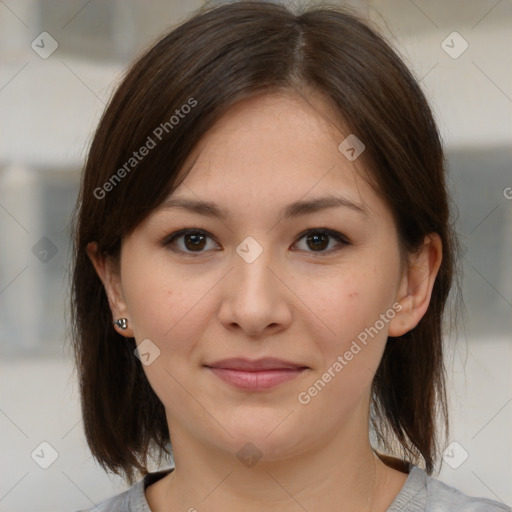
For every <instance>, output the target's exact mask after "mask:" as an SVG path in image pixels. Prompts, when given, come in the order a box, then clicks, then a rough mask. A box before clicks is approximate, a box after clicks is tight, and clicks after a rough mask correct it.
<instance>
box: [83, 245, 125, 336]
mask: <svg viewBox="0 0 512 512" xmlns="http://www.w3.org/2000/svg"><path fill="white" fill-rule="evenodd" d="M86 251H87V256H89V259H90V260H91V262H92V264H93V265H94V268H95V269H96V273H97V274H98V276H99V278H100V279H101V282H102V283H103V286H104V287H105V291H106V293H107V297H108V303H109V305H110V311H111V312H112V316H113V320H117V319H118V318H126V319H127V320H128V327H127V328H126V329H124V330H123V329H121V328H120V327H118V326H117V325H113V326H112V327H113V328H114V329H115V330H116V331H117V332H118V333H119V334H121V335H122V336H124V337H126V338H132V337H134V333H133V330H132V328H131V327H130V325H131V322H130V317H129V314H128V309H127V307H126V302H125V300H124V296H123V291H122V288H121V275H120V271H119V266H118V263H117V262H115V261H114V260H113V259H112V258H109V257H105V256H104V255H102V254H100V253H99V251H98V244H97V243H96V242H89V243H88V244H87V249H86Z"/></svg>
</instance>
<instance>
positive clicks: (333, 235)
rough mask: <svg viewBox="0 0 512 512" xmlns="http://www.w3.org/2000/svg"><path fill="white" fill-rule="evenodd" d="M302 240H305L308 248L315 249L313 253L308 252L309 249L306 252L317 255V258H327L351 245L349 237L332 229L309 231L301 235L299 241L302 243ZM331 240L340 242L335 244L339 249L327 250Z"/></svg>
mask: <svg viewBox="0 0 512 512" xmlns="http://www.w3.org/2000/svg"><path fill="white" fill-rule="evenodd" d="M302 239H305V243H306V247H309V248H312V249H313V250H312V251H308V250H307V249H304V250H306V252H313V253H316V254H315V256H325V255H327V254H330V253H332V252H334V251H339V250H340V249H342V248H343V247H345V246H347V245H350V242H349V240H348V239H347V237H345V236H344V235H342V234H341V233H338V232H337V231H333V230H332V229H327V228H313V229H308V230H307V231H306V232H304V233H302V234H301V235H300V237H299V240H298V241H301V240H302ZM329 239H331V240H332V239H334V240H335V241H336V242H338V243H337V244H334V245H335V247H336V245H337V246H338V248H334V249H333V248H331V249H329V250H325V249H326V248H327V247H328V246H329V245H330V240H329ZM340 246H341V247H340ZM301 250H303V249H301Z"/></svg>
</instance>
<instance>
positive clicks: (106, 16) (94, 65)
mask: <svg viewBox="0 0 512 512" xmlns="http://www.w3.org/2000/svg"><path fill="white" fill-rule="evenodd" d="M287 3H288V4H290V5H291V4H300V2H298V1H295V2H287ZM338 4H345V5H350V6H352V7H353V8H354V9H356V10H357V11H359V12H360V13H361V15H363V16H364V17H366V18H369V19H370V20H372V22H373V23H375V24H377V25H378V26H379V27H380V29H381V31H382V32H383V33H384V35H386V36H387V37H388V39H389V40H390V41H391V43H392V44H393V45H394V47H395V48H396V49H397V50H398V51H399V53H400V54H401V56H402V57H403V58H404V60H405V61H406V63H407V64H408V65H409V66H410V67H411V68H412V70H413V71H414V73H415V74H416V76H417V77H418V79H419V80H420V81H421V84H422V86H423V89H424V91H425V92H426V94H427V96H428V98H429V99H430V101H431V103H432V105H433V107H434V110H435V113H436V117H437V120H438V123H439V126H440V129H441V132H442V136H443V138H444V141H445V145H446V149H447V156H448V167H449V172H450V187H451V189H452V193H453V197H454V201H455V204H456V207H457V211H458V219H457V226H458V230H459V233H460V235H461V241H462V243H463V253H464V259H463V266H464V276H463V294H464V300H465V306H466V310H465V311H466V313H465V316H464V317H463V318H462V320H463V322H464V323H463V325H462V326H461V327H460V328H459V329H458V331H457V332H455V333H454V334H453V335H452V337H451V338H450V339H449V340H447V346H448V357H447V369H448V373H449V379H450V381H449V391H450V410H451V414H452V432H451V436H450V441H449V445H448V446H447V447H446V451H445V456H444V462H443V465H442V469H441V472H440V473H439V475H438V478H439V479H441V480H443V481H445V482H447V483H448V484H450V485H454V486H456V487H458V488H459V489H460V490H462V491H463V492H466V493H468V494H471V495H476V496H485V497H489V498H492V499H495V500H499V501H504V502H506V503H507V504H509V505H510V504H512V487H511V485H510V482H512V437H511V435H510V432H511V431H512V371H511V369H512V339H511V332H512V315H511V309H512V265H511V262H512V257H511V256H512V171H511V169H512V165H511V164H512V154H511V142H512V122H511V121H512V60H511V59H510V55H509V54H510V49H511V48H512V1H511V0H475V1H472V2H467V1H463V0H452V1H450V2H445V1H444V0H432V1H429V2H426V1H422V0H414V1H413V0H382V1H371V0H368V1H363V0H361V1H352V2H338ZM201 5H202V2H199V1H195V0H188V1H184V0H173V1H163V0H149V1H148V0H146V1H142V0H141V1H135V0H131V1H128V0H123V1H121V0H40V1H35V0H0V112H1V114H0V357H1V361H0V432H1V436H0V460H1V463H0V511H4V512H22V511H23V512H26V511H28V510H31V511H32V512H50V511H52V512H56V511H69V512H72V511H74V510H77V509H80V508H85V507H91V506H93V505H94V504H96V503H98V502H99V501H101V500H102V499H105V498H106V497H108V496H110V495H113V494H115V493H118V492H120V491H121V490H123V489H125V488H126V487H127V486H126V484H125V483H124V482H123V481H122V480H121V479H119V478H117V477H111V476H108V475H107V474H105V473H104V472H103V470H101V469H100V468H99V466H98V465H97V464H96V463H95V462H94V460H93V459H92V457H91V454H90V452H89V450H88V448H87V446H86V443H85V440H84V435H83V431H82V422H81V415H80V408H79V398H78V387H77V382H76V375H75V374H74V370H73V362H72V357H71V351H70V350H69V333H68V321H69V308H68V304H67V302H68V289H67V284H68V278H69V265H70V242H69V241H70V224H69V223H70V219H71V217H70V216H71V211H72V208H73V207H74V204H75V200H76V195H77V191H78V184H79V177H80V171H81V168H82V165H83V162H84V157H85V155H86V152H87V149H88V146H89V143H90V141H91V136H92V134H93V131H94V129H95V126H96V125H97V123H98V121H99V118H100V116H101V113H102V111H103V110H104V108H105V106H106V103H107V101H108V99H109V97H110V95H111V94H112V92H113V90H114V89H115V86H116V84H117V83H119V81H120V79H121V77H122V73H123V71H124V70H125V69H126V66H127V65H128V64H129V63H130V62H131V61H132V60H133V59H134V58H135V57H136V56H137V55H138V54H139V53H140V52H142V51H143V50H144V49H145V48H146V47H147V46H148V45H150V44H151V43H152V42H154V41H155V40H156V39H157V38H158V37H159V36H160V35H161V34H163V32H165V31H166V30H169V29H170V28H171V27H172V26H174V25H176V24H177V23H179V22H180V21H182V20H184V19H185V18H186V17H187V16H188V15H189V14H190V13H192V12H193V11H194V10H195V9H197V8H199V7H200V6H201Z"/></svg>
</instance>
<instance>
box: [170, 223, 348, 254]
mask: <svg viewBox="0 0 512 512" xmlns="http://www.w3.org/2000/svg"><path fill="white" fill-rule="evenodd" d="M312 233H318V234H323V235H327V236H329V237H331V238H334V239H335V240H336V241H337V242H339V244H340V245H341V246H342V247H341V248H338V249H330V250H328V251H322V252H313V251H305V252H308V253H310V254H312V255H313V256H315V257H316V256H318V257H320V258H322V257H325V256H328V255H329V254H331V253H333V252H336V251H339V250H341V249H342V248H343V247H346V246H348V245H350V242H349V240H348V239H347V237H345V236H344V235H343V234H341V233H338V232H337V231H333V230H332V229H327V228H308V229H307V230H306V231H304V232H302V233H301V234H300V235H299V237H298V238H297V241H296V242H295V243H297V242H298V241H300V240H302V239H303V238H305V237H306V236H307V235H310V234H312ZM187 234H200V235H205V236H207V237H208V238H211V239H212V240H214V238H213V237H212V236H211V235H210V234H209V233H208V232H207V231H204V230H203V229H199V228H185V229H181V230H179V231H175V232H174V233H171V234H170V235H167V236H166V237H165V238H164V239H163V240H162V241H161V245H162V246H163V247H169V246H171V245H172V244H174V243H175V241H176V240H177V239H178V238H181V237H183V236H185V235H187ZM170 250H172V251H173V252H176V253H180V254H183V255H185V256H190V257H192V258H196V257H198V256H200V255H202V254H204V253H206V252H207V251H197V252H187V251H182V250H180V249H175V248H170Z"/></svg>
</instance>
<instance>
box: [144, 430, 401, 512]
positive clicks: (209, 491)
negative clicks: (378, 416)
mask: <svg viewBox="0 0 512 512" xmlns="http://www.w3.org/2000/svg"><path fill="white" fill-rule="evenodd" d="M174 427H175V428H173V429H172V432H173V453H174V460H175V467H176V468H175V470H174V471H173V472H172V473H171V474H170V475H168V476H167V477H165V478H164V479H162V481H161V482H158V483H157V484H160V485H159V486H158V487H159V488H158V492H157V489H156V486H155V489H154V491H152V492H151V494H150V493H148V492H147V497H148V502H149V504H150V507H151V510H154V511H155V512H159V511H160V510H166V511H167V512H169V511H175V510H176V511H177V510H194V509H196V508H197V509H198V510H202V511H203V510H204V511H217V510H237V509H240V510H244V511H247V512H256V511H261V510H262V509H263V508H268V509H270V510H273V511H276V512H289V511H290V512H291V511H296V510H298V509H299V508H301V507H302V508H303V509H305V510H322V509H324V510H335V509H338V508H339V507H340V504H341V503H342V504H343V510H344V512H352V511H354V512H355V511H357V512H367V511H371V510H373V507H374V506H376V505H377V504H379V508H377V509H376V510H383V509H384V510H385V508H387V506H388V505H389V504H390V503H391V501H392V499H393V498H394V496H395V495H396V494H397V493H398V492H399V490H400V488H401V486H402V485H403V483H404V481H405V475H403V474H402V478H401V480H400V481H399V479H398V478H397V476H396V475H394V478H393V475H392V474H391V473H390V472H394V473H398V472H395V471H394V470H392V469H390V468H388V467H387V466H385V465H384V464H383V463H382V462H381V461H380V459H378V457H376V455H375V454H374V453H373V450H372V448H371V446H370V443H369V440H368V438H367V436H364V435H362V434H361V433H357V432H353V431H350V432H345V433H341V432H340V433H337V435H336V436H335V438H334V439H328V440H324V442H323V444H318V445H316V446H312V447H311V448H310V450H309V451H307V452H302V453H301V454H300V456H297V457H295V458H287V459H280V460H265V459H264V458H263V459H261V460H260V461H258V462H257V463H255V464H254V465H244V464H243V463H242V462H241V461H240V460H238V459H237V458H235V457H233V456H230V455H229V454H226V452H225V451H221V450H219V449H216V448H213V447H211V446H205V445H204V444H201V443H199V442H197V440H192V439H190V437H189V436H188V435H187V432H186V430H181V429H179V428H177V427H176V426H174ZM363 430H364V429H363ZM150 489H151V487H150ZM150 496H151V500H150ZM382 507H385V508H382Z"/></svg>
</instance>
